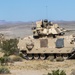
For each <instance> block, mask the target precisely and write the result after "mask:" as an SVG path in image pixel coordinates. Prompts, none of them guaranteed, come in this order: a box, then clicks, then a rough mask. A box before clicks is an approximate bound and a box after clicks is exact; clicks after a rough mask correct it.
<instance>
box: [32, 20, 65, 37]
mask: <svg viewBox="0 0 75 75" xmlns="http://www.w3.org/2000/svg"><path fill="white" fill-rule="evenodd" d="M32 30H33V36H34V37H43V36H56V35H64V31H65V30H64V29H63V28H60V27H59V26H58V24H53V23H52V22H51V21H48V20H46V19H45V20H41V21H38V22H36V27H33V28H32Z"/></svg>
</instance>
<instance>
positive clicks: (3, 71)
mask: <svg viewBox="0 0 75 75" xmlns="http://www.w3.org/2000/svg"><path fill="white" fill-rule="evenodd" d="M9 73H10V71H9V69H8V68H5V67H1V68H0V74H9Z"/></svg>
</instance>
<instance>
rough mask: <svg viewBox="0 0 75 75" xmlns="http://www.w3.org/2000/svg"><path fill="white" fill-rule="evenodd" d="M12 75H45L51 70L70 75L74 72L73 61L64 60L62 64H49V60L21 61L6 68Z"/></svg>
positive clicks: (74, 62) (74, 65)
mask: <svg viewBox="0 0 75 75" xmlns="http://www.w3.org/2000/svg"><path fill="white" fill-rule="evenodd" d="M8 68H9V69H10V71H11V73H12V75H47V74H48V72H51V71H52V70H57V69H60V70H64V71H65V72H66V73H67V75H70V73H71V72H72V70H75V60H66V61H63V62H51V61H49V60H31V61H27V60H23V62H15V63H14V64H13V65H11V66H8Z"/></svg>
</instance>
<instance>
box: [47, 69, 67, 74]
mask: <svg viewBox="0 0 75 75" xmlns="http://www.w3.org/2000/svg"><path fill="white" fill-rule="evenodd" d="M47 75H66V73H65V72H64V71H63V70H62V71H60V70H53V71H52V73H48V74H47Z"/></svg>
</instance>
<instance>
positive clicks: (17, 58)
mask: <svg viewBox="0 0 75 75" xmlns="http://www.w3.org/2000/svg"><path fill="white" fill-rule="evenodd" d="M9 58H10V60H11V61H13V62H15V61H22V58H21V57H20V56H16V55H11V56H9Z"/></svg>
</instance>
